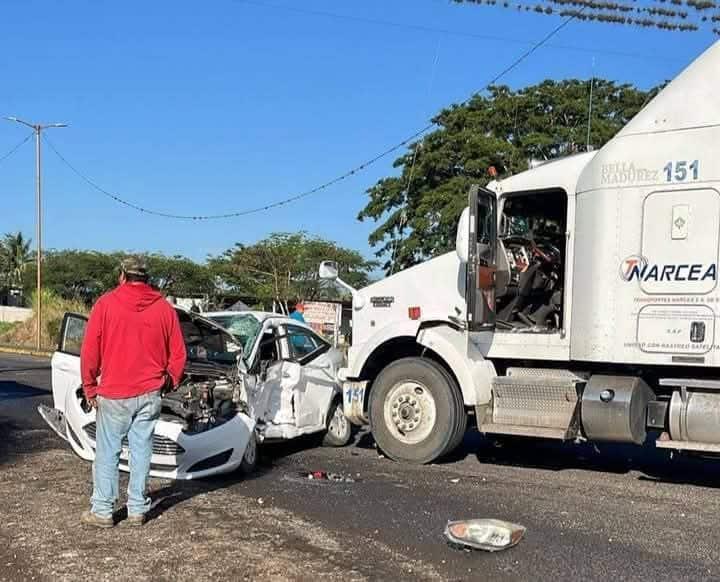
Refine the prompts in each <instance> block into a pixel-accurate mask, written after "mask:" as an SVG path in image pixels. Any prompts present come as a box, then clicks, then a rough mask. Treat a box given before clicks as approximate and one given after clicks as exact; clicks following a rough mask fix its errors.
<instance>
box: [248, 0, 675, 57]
mask: <svg viewBox="0 0 720 582" xmlns="http://www.w3.org/2000/svg"><path fill="white" fill-rule="evenodd" d="M238 2H239V3H241V4H247V5H248V6H258V7H260V8H270V9H274V10H286V11H288V12H295V13H297V14H307V15H310V16H322V17H325V18H335V19H338V20H348V21H351V22H361V23H364V24H374V25H378V26H387V27H393V28H405V29H408V30H416V31H418V32H431V33H434V34H445V35H448V36H457V37H464V38H473V39H477V40H489V41H495V42H503V43H506V44H524V45H531V44H533V43H532V41H529V40H526V39H521V38H512V37H507V36H496V35H492V34H478V33H475V32H464V31H460V30H452V29H449V28H437V27H434V26H425V25H423V24H409V23H406V22H396V21H391V20H381V19H379V18H368V17H366V16H356V15H352V14H339V13H337V12H329V11H325V10H313V9H310V8H300V7H298V6H281V5H279V4H272V3H269V2H260V1H258V0H238ZM546 47H547V48H552V49H557V50H563V51H572V52H580V53H593V54H604V55H610V56H616V57H627V58H632V59H646V60H662V61H668V60H673V59H675V60H681V59H680V57H677V56H675V57H673V56H669V57H666V56H662V55H651V54H647V53H638V52H629V51H616V50H612V49H598V48H593V47H584V46H578V45H571V44H554V43H553V44H547V45H546Z"/></svg>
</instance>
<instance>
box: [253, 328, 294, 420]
mask: <svg viewBox="0 0 720 582" xmlns="http://www.w3.org/2000/svg"><path fill="white" fill-rule="evenodd" d="M289 367H290V366H289V365H288V362H286V361H285V360H284V359H282V357H281V350H280V342H279V341H278V335H277V330H276V329H274V328H273V327H268V328H266V329H265V330H264V331H263V333H262V334H261V336H260V341H259V344H258V348H257V352H256V356H255V358H254V361H253V365H252V368H251V370H252V373H253V374H252V375H253V377H254V378H253V379H254V382H255V386H254V390H253V395H252V403H251V405H252V408H253V413H254V414H255V416H256V418H258V419H260V420H263V421H265V422H267V423H271V424H275V425H282V424H289V425H294V424H295V410H294V404H293V399H292V388H293V386H294V384H295V382H296V381H294V380H293V379H292V377H291V374H290V372H289V370H288V368H289Z"/></svg>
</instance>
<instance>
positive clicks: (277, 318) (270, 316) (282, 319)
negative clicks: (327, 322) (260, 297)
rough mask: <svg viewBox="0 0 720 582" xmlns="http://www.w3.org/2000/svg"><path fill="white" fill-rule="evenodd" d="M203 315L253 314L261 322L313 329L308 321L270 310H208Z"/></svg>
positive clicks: (209, 316) (208, 316)
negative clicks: (270, 321)
mask: <svg viewBox="0 0 720 582" xmlns="http://www.w3.org/2000/svg"><path fill="white" fill-rule="evenodd" d="M202 315H203V317H207V318H212V317H227V316H230V315H252V316H253V317H254V318H255V319H257V320H258V321H259V322H260V323H265V322H266V321H268V320H272V322H273V323H276V324H278V323H285V324H290V325H297V326H299V327H304V328H306V329H309V330H312V327H310V326H309V325H307V324H306V323H303V322H302V321H298V320H297V319H293V318H292V317H288V316H287V315H283V314H282V313H271V312H269V311H208V312H207V313H203V314H202Z"/></svg>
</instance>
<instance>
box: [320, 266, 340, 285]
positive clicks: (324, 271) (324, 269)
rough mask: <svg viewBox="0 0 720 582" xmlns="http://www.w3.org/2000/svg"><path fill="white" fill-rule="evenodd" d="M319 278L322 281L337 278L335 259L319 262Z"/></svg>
mask: <svg viewBox="0 0 720 582" xmlns="http://www.w3.org/2000/svg"><path fill="white" fill-rule="evenodd" d="M318 274H319V276H320V279H322V280H324V281H335V280H337V278H338V267H337V263H336V262H335V261H323V262H322V263H320V271H319V273H318Z"/></svg>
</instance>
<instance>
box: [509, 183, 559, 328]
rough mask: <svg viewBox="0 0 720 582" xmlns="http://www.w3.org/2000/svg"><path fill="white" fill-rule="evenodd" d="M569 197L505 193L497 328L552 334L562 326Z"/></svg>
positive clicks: (546, 194)
mask: <svg viewBox="0 0 720 582" xmlns="http://www.w3.org/2000/svg"><path fill="white" fill-rule="evenodd" d="M566 221H567V197H566V195H565V193H564V192H562V191H549V192H541V193H533V194H527V195H522V194H520V195H515V196H508V197H507V198H506V199H505V200H504V204H503V210H502V215H501V222H500V234H499V238H500V242H501V245H500V248H499V249H498V282H499V284H498V287H497V294H496V304H495V308H496V314H497V319H496V323H497V326H498V328H499V329H502V330H505V331H511V332H524V333H533V332H534V333H553V332H556V331H558V330H560V329H561V327H562V303H563V283H564V272H565V236H566V235H565V232H566Z"/></svg>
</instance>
